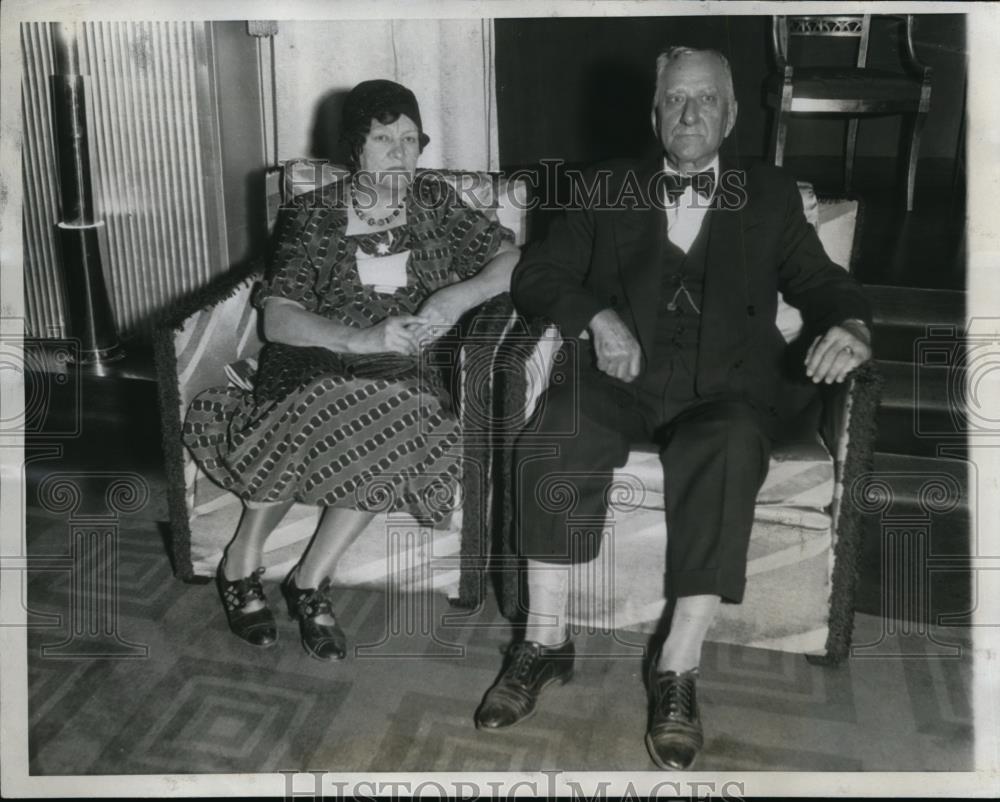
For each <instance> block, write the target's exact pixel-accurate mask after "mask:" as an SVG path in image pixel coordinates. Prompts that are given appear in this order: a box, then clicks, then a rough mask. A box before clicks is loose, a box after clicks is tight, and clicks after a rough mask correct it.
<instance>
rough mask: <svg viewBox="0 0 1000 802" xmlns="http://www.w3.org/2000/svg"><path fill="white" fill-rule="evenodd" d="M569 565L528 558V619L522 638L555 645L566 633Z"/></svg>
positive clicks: (561, 640)
mask: <svg viewBox="0 0 1000 802" xmlns="http://www.w3.org/2000/svg"><path fill="white" fill-rule="evenodd" d="M568 580H569V566H567V565H553V564H552V563H543V562H539V561H538V560H528V621H527V624H526V626H525V631H524V639H525V640H529V641H537V642H538V643H540V644H542V645H543V646H558V645H559V644H561V643H563V642H565V640H566V638H567V635H568V631H567V629H568V621H567V615H566V613H567V609H568V607H569V591H568V589H567V584H568Z"/></svg>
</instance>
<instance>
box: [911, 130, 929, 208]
mask: <svg viewBox="0 0 1000 802" xmlns="http://www.w3.org/2000/svg"><path fill="white" fill-rule="evenodd" d="M926 118H927V112H920V113H919V114H914V115H913V122H912V123H911V126H912V133H911V135H910V146H909V148H908V153H907V166H906V211H908V212H912V211H913V190H914V187H915V185H916V181H917V158H918V157H919V155H920V135H921V133H923V130H924V120H925V119H926Z"/></svg>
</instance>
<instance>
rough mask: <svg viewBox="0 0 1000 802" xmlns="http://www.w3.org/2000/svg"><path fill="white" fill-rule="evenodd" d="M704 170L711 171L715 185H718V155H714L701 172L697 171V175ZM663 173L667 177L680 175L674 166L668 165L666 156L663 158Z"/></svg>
mask: <svg viewBox="0 0 1000 802" xmlns="http://www.w3.org/2000/svg"><path fill="white" fill-rule="evenodd" d="M705 170H711V171H712V174H713V175H714V176H715V181H716V183H718V181H719V154H718V153H716V154H715V158H714V159H712V161H711V162H709V163H708V166H707V167H705V168H704V169H702V170H698V172H699V173H703V172H705ZM663 172H664V173H666V174H667V175H680V171H679V170H676V169H675V168H674V166H673V165H672V164H670V162H669V161H667V157H666V156H664V157H663Z"/></svg>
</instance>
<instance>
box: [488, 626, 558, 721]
mask: <svg viewBox="0 0 1000 802" xmlns="http://www.w3.org/2000/svg"><path fill="white" fill-rule="evenodd" d="M575 655H576V650H575V649H574V647H573V641H571V640H567V641H566V642H565V643H564V644H562V645H561V646H542V645H541V644H540V643H537V642H535V641H522V642H519V643H514V644H512V645H511V646H510V647H509V648H508V649H507V659H506V664H505V665H504V668H503V670H502V671H501V672H500V677H499V678H498V679H497V681H496V683H495V684H494V685H493V687H492V688H490V689H489V690H488V691H487V692H486V696H485V697H484V698H483V703H482V704H481V705H480V706H479V709H478V710H477V711H476V727H478V728H480V729H487V730H497V729H501V728H502V727H511V726H513V725H514V724H517V723H518V722H520V721H524V719H526V718H528V716H530V715H531V714H532V713H534V712H535V704H536V703H537V702H538V697H539V695H540V694H541V692H542V690H544V688H545V687H546V686H547V685H549V684H551V683H553V682H558V683H559V684H561V685H565V684H566V683H567V682H569V681H570V679H572V677H573V658H574V657H575Z"/></svg>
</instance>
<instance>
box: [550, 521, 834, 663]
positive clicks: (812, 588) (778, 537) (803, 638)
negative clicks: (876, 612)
mask: <svg viewBox="0 0 1000 802" xmlns="http://www.w3.org/2000/svg"><path fill="white" fill-rule="evenodd" d="M760 510H761V507H760V506H758V515H757V516H756V518H755V520H754V526H753V533H752V535H751V538H750V550H749V554H748V561H747V580H748V581H747V586H746V593H745V596H744V598H743V602H742V604H738V605H737V604H723V605H722V606H721V607H720V611H719V616H718V618H717V619H716V622H715V624H714V625H713V627H712V630H711V632H710V635H709V638H710V639H711V640H712V641H714V642H717V643H735V644H741V645H747V646H756V647H760V648H769V649H780V650H783V651H792V652H813V651H821V650H822V648H823V645H824V642H825V639H826V633H827V618H828V616H829V604H828V600H829V595H830V570H829V569H830V551H831V545H832V541H831V539H830V521H829V518H828V517H827V518H825V519H824V518H823V516H819V515H816V516H814V517H815V520H812V521H809V522H808V523H809V524H810V525H808V526H804V525H802V522H790V523H782V522H780V521H771V520H767V518H766V516H762V515H760V514H759V512H760ZM616 521H617V523H616ZM668 536H669V535H668V534H667V533H666V529H665V527H664V525H663V513H662V512H661V511H659V510H654V509H640V510H614V509H613V510H612V514H611V515H609V517H608V521H607V523H606V534H605V539H604V545H603V547H602V549H601V554H600V556H599V557H598V558H597V559H596V560H595V561H594V562H592V563H586V564H584V565H582V566H579V567H577V568H574V569H573V573H572V574H571V581H570V588H571V604H570V611H569V617H570V619H571V621H572V622H573V623H574V624H576V625H577V626H580V627H584V628H587V629H589V630H591V631H593V630H606V631H610V630H614V629H628V630H637V631H640V632H652V631H653V630H654V629H655V628H656V626H657V624H658V622H659V620H660V616H661V613H662V612H663V607H664V603H665V602H664V590H665V571H666V548H667V537H668Z"/></svg>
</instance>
